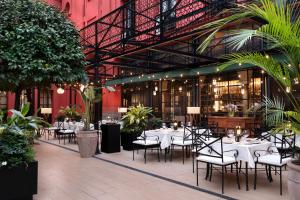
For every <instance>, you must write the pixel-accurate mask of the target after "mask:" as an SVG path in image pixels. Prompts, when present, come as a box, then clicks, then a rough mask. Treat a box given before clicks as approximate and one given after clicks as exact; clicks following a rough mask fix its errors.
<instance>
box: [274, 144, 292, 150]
mask: <svg viewBox="0 0 300 200" xmlns="http://www.w3.org/2000/svg"><path fill="white" fill-rule="evenodd" d="M275 146H276V147H277V148H278V149H289V148H292V147H291V145H289V144H287V143H284V144H283V145H281V143H276V144H275Z"/></svg>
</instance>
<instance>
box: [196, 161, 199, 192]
mask: <svg viewBox="0 0 300 200" xmlns="http://www.w3.org/2000/svg"><path fill="white" fill-rule="evenodd" d="M196 172H197V173H196V174H197V186H198V185H199V177H198V160H197V161H196Z"/></svg>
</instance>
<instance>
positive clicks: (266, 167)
mask: <svg viewBox="0 0 300 200" xmlns="http://www.w3.org/2000/svg"><path fill="white" fill-rule="evenodd" d="M265 169H266V174H267V179H268V181H270V178H269V172H268V165H265Z"/></svg>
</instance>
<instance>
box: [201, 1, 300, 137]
mask: <svg viewBox="0 0 300 200" xmlns="http://www.w3.org/2000/svg"><path fill="white" fill-rule="evenodd" d="M296 4H297V1H296V0H292V1H285V0H278V1H272V0H259V1H258V2H256V1H255V2H251V3H249V4H243V5H239V6H237V7H235V8H233V9H231V10H229V11H228V10H227V11H226V12H228V13H231V15H229V16H228V17H225V18H223V19H221V20H217V21H215V22H212V23H208V24H207V25H204V26H202V27H200V28H199V30H203V31H204V34H207V33H209V36H207V37H206V39H205V40H204V42H203V43H202V44H201V45H200V46H199V48H198V51H199V52H200V53H201V52H203V51H204V50H205V49H206V48H207V47H208V46H209V45H210V43H211V41H212V39H213V38H214V37H215V35H216V34H217V32H219V31H220V30H222V29H223V27H225V25H228V24H231V23H243V22H245V23H247V20H249V19H250V20H251V18H252V19H253V18H256V19H260V21H263V22H264V24H263V25H261V26H260V27H258V28H256V29H255V30H252V29H234V30H230V31H224V30H223V32H224V33H225V35H227V36H228V41H229V46H231V47H232V48H233V49H236V50H239V49H240V48H242V47H243V46H244V45H245V44H247V42H249V41H250V40H251V39H253V38H256V39H261V40H263V42H264V46H265V47H266V49H265V50H274V49H276V50H277V52H280V57H279V56H273V55H267V54H265V53H262V52H246V53H245V52H244V53H236V54H232V55H229V56H226V59H227V60H228V61H227V62H225V63H223V64H221V65H220V66H219V69H220V70H222V69H224V68H227V67H229V66H232V65H237V64H240V63H241V64H243V65H244V64H246V65H247V64H248V65H252V66H258V67H261V68H262V69H264V70H265V71H266V72H267V73H268V74H269V75H270V76H271V77H273V78H274V80H275V81H277V82H278V84H279V86H280V87H281V89H282V90H283V91H284V92H285V94H286V96H287V97H288V100H289V101H290V102H291V104H292V105H293V110H291V111H286V110H285V106H284V104H283V101H281V100H279V99H278V98H274V99H273V100H271V99H269V98H266V99H265V100H264V102H263V103H262V105H261V110H262V111H263V112H264V113H265V117H266V123H267V124H268V125H271V126H276V128H275V129H276V130H278V131H279V130H293V131H295V132H296V133H298V134H300V131H299V130H300V103H299V100H298V99H296V98H295V96H294V94H293V92H294V91H293V87H294V84H298V83H299V81H300V68H299V66H300V17H299V14H300V13H299V9H298V6H297V5H296ZM201 36H203V35H201Z"/></svg>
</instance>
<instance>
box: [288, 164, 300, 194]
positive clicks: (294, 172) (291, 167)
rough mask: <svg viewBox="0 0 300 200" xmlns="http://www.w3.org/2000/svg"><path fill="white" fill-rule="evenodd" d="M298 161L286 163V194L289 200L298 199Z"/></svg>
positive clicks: (299, 182)
mask: <svg viewBox="0 0 300 200" xmlns="http://www.w3.org/2000/svg"><path fill="white" fill-rule="evenodd" d="M299 191H300V161H298V160H294V161H291V162H289V163H288V193H289V199H290V200H298V199H300V193H299Z"/></svg>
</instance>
